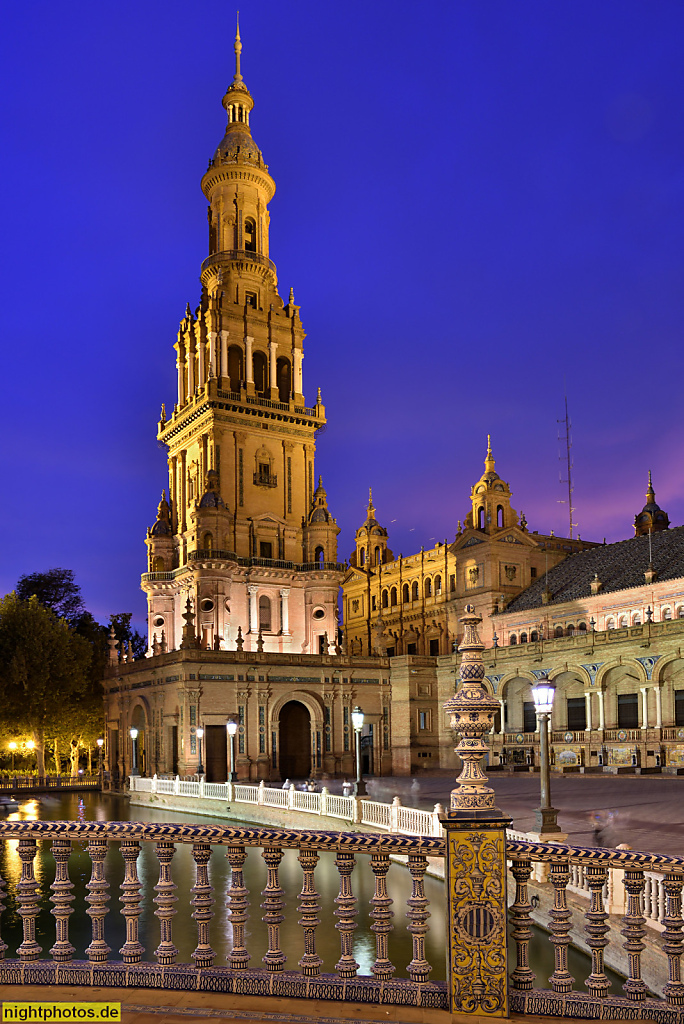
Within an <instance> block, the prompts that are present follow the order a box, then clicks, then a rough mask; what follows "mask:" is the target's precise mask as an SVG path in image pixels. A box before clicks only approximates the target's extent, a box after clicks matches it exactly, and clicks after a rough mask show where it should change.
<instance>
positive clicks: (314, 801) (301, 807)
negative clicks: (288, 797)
mask: <svg viewBox="0 0 684 1024" xmlns="http://www.w3.org/2000/svg"><path fill="white" fill-rule="evenodd" d="M290 792H291V793H292V808H293V809H294V810H295V811H306V812H307V814H320V813H321V794H320V793H309V792H307V791H306V790H304V792H302V791H301V790H299V789H292V790H290Z"/></svg>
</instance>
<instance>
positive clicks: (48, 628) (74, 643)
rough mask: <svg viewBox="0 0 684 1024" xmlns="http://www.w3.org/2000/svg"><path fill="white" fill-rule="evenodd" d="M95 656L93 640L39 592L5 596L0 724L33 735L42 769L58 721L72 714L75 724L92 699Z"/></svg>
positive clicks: (0, 616)
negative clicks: (91, 670) (91, 671)
mask: <svg viewBox="0 0 684 1024" xmlns="http://www.w3.org/2000/svg"><path fill="white" fill-rule="evenodd" d="M47 575H49V574H47ZM91 659H92V648H91V645H90V644H89V643H88V641H87V640H86V639H84V637H82V636H79V635H78V633H76V632H75V631H74V630H72V629H71V628H70V627H69V625H68V623H67V621H66V620H65V618H58V617H57V615H56V613H55V612H54V611H51V610H50V609H49V608H46V607H44V606H43V605H42V604H41V603H40V601H39V599H38V597H37V595H33V596H32V597H31V598H30V599H29V600H28V601H22V600H20V598H19V597H18V596H17V594H16V593H12V594H8V595H7V596H6V597H4V598H2V600H0V724H6V725H10V726H11V727H13V728H17V729H22V730H23V731H25V732H28V733H29V734H30V735H31V737H32V739H33V741H34V743H35V744H36V758H37V768H38V774H39V775H44V774H45V744H46V739H48V738H51V733H52V729H53V728H54V727H55V725H56V723H58V722H60V721H64V718H65V717H67V718H68V719H69V720H70V722H71V724H72V728H73V726H74V725H76V724H77V722H78V718H79V715H82V712H83V710H84V709H85V708H86V707H88V706H91V705H92V698H93V696H94V694H92V687H91V686H90V685H89V684H90V678H89V667H90V664H91ZM89 691H90V693H89ZM98 700H99V698H98ZM100 715H101V705H100Z"/></svg>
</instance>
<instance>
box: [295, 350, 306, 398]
mask: <svg viewBox="0 0 684 1024" xmlns="http://www.w3.org/2000/svg"><path fill="white" fill-rule="evenodd" d="M292 355H293V356H294V359H293V363H294V382H293V383H294V388H293V391H294V393H295V394H296V395H303V394H304V385H303V383H302V359H303V358H304V353H303V352H302V350H301V349H300V348H295V349H293V351H292Z"/></svg>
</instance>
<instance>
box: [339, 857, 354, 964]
mask: <svg viewBox="0 0 684 1024" xmlns="http://www.w3.org/2000/svg"><path fill="white" fill-rule="evenodd" d="M355 864H356V859H355V857H354V854H353V853H347V851H346V850H338V851H337V856H336V857H335V866H336V867H337V870H338V872H339V875H340V892H339V895H338V896H336V897H335V903H337V908H338V909H337V910H336V911H335V917H337V918H339V920H338V922H337V924H336V925H335V927H336V928H337V930H338V931H339V933H340V945H341V947H342V953H341V956H340V959H339V960H338V961H337V963H336V964H335V968H336V970H337V973H338V974H339V975H340V977H341V978H354V977H356V972H357V971H358V969H359V965H358V964H357V962H356V960H355V959H354V956H353V952H352V950H353V947H354V932H355V930H356V922H355V921H354V918H355V917H356V914H357V911H356V896H355V895H354V893H353V892H352V885H351V874H352V871H353V870H354V865H355Z"/></svg>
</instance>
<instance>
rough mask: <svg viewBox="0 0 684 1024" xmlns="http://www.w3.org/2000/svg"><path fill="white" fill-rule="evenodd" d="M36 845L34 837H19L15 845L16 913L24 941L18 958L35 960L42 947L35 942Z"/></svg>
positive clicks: (36, 894) (37, 888)
mask: <svg viewBox="0 0 684 1024" xmlns="http://www.w3.org/2000/svg"><path fill="white" fill-rule="evenodd" d="M37 850H38V847H37V845H36V841H35V839H20V840H19V845H18V847H17V852H18V854H19V859H20V860H21V879H20V880H19V881H18V882H17V897H16V898H17V903H18V904H19V906H18V908H17V913H18V914H19V917H20V918H21V919H22V922H23V925H24V941H23V942H22V944H21V945H20V946H19V948H18V950H17V956H18V957H19V959H20V960H37V959H38V957H39V956H40V954H41V953H42V951H43V950H42V947H41V946H39V945H38V943H37V942H36V918H37V917H38V890H39V886H38V882H37V881H36V876H35V872H34V861H35V859H36V853H37Z"/></svg>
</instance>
